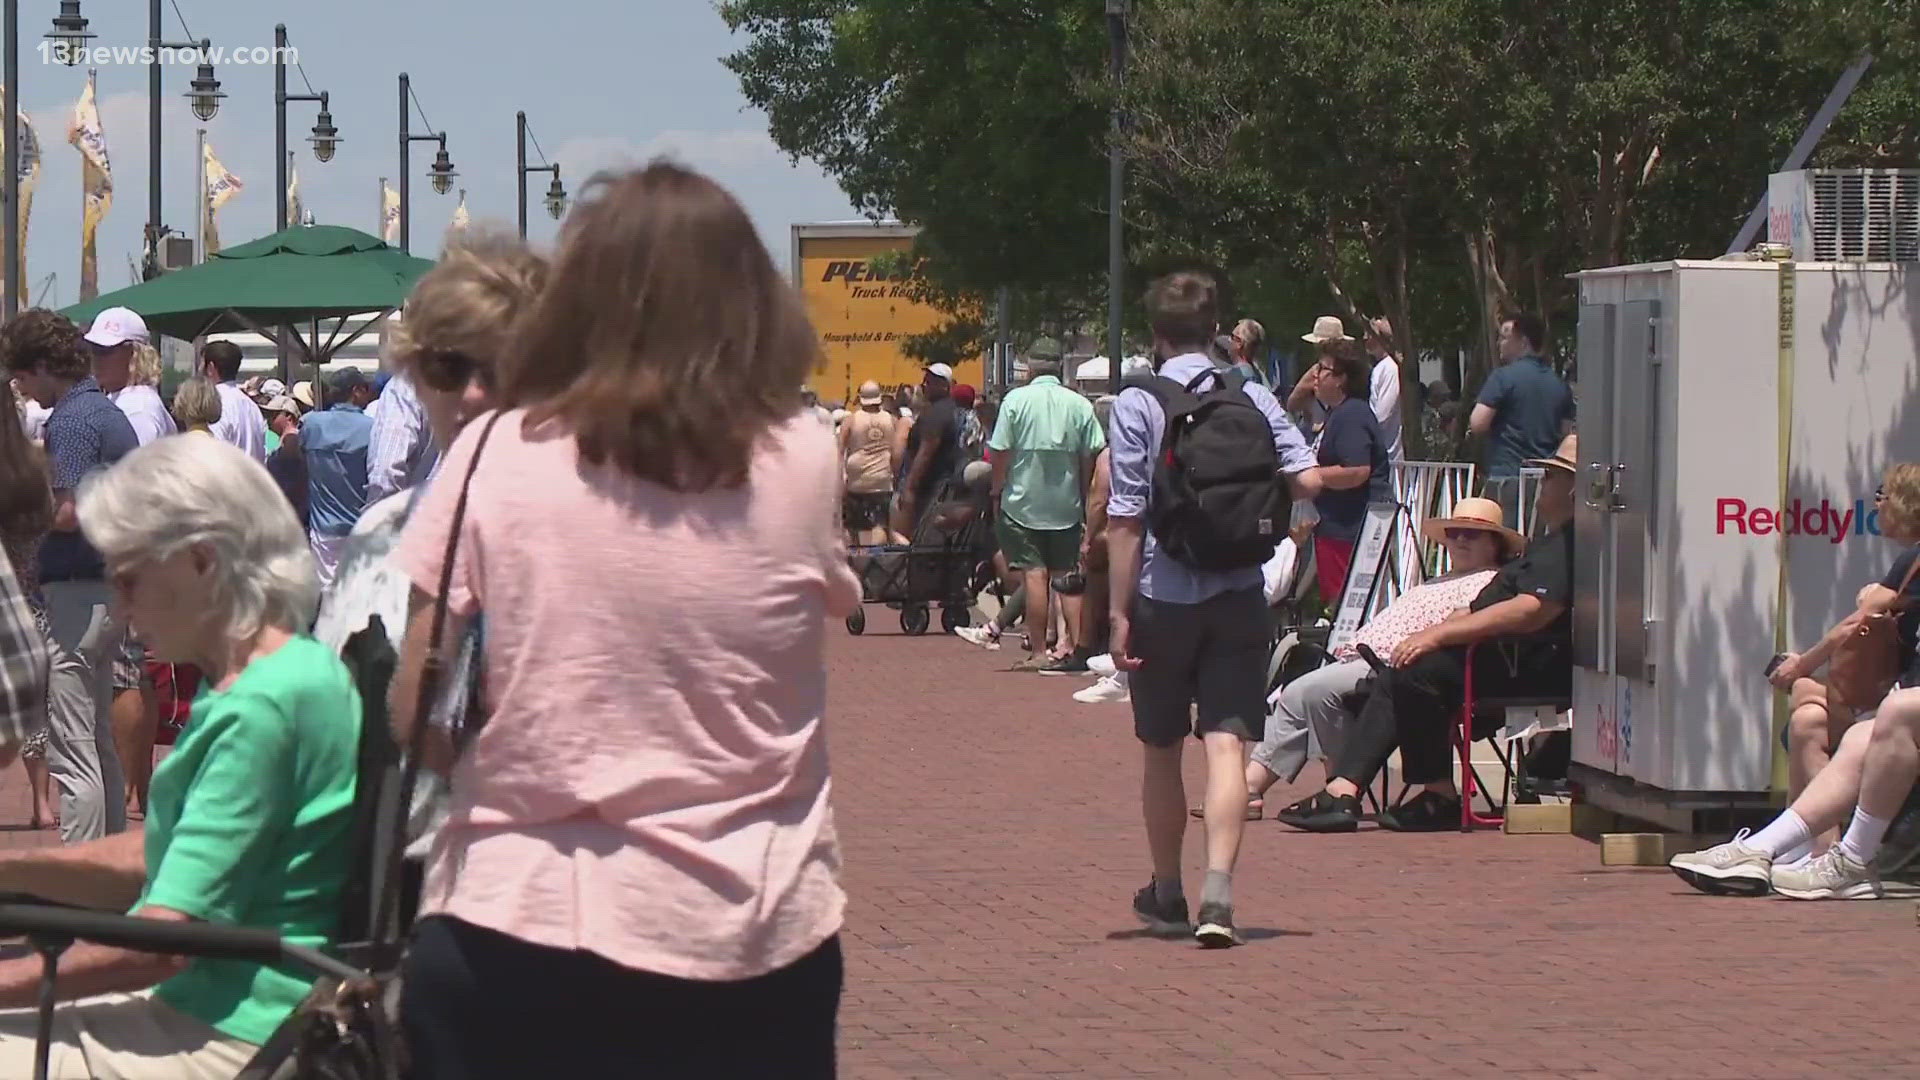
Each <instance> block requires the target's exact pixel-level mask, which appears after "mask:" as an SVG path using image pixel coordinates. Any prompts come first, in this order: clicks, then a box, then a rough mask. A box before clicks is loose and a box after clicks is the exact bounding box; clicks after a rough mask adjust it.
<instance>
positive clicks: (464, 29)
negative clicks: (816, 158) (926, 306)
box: [10, 0, 855, 304]
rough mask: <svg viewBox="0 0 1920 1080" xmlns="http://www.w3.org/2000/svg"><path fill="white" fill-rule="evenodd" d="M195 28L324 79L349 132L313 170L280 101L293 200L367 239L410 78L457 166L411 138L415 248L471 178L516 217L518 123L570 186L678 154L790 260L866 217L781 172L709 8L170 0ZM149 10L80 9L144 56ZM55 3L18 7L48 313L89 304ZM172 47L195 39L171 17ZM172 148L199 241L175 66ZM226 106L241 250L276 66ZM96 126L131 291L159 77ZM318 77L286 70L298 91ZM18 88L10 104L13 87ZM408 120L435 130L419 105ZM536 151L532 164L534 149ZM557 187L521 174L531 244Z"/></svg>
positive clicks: (240, 79) (229, 213)
mask: <svg viewBox="0 0 1920 1080" xmlns="http://www.w3.org/2000/svg"><path fill="white" fill-rule="evenodd" d="M177 2H178V4H179V7H180V11H181V12H182V13H183V14H184V15H185V17H186V21H187V25H188V26H189V27H190V28H191V30H192V32H193V34H194V36H196V37H206V38H210V39H212V40H213V42H214V44H216V45H224V46H226V47H228V48H237V47H248V46H269V45H271V44H272V43H273V26H274V24H275V23H276V22H285V23H286V24H287V31H288V34H289V37H290V39H291V41H292V43H293V45H294V46H295V47H296V48H298V49H299V57H300V62H301V64H302V66H303V67H304V68H305V69H306V74H307V77H308V78H309V79H310V80H312V82H313V87H314V89H315V90H325V91H327V92H328V93H329V94H330V95H331V96H332V102H331V106H332V112H333V122H334V124H335V126H337V127H338V128H339V129H340V137H341V140H342V141H341V143H340V147H339V151H338V153H337V154H336V155H335V156H334V159H333V160H332V161H331V162H329V163H327V164H325V165H322V164H320V163H319V162H317V161H315V160H314V158H313V155H312V152H311V150H310V146H311V144H309V143H307V142H305V141H304V140H305V138H306V136H307V135H308V134H309V133H310V129H311V128H312V125H313V121H314V113H315V111H316V110H317V108H318V106H317V105H316V104H312V103H301V102H295V103H292V104H290V105H289V106H288V110H289V111H288V142H289V145H290V146H292V147H293V149H295V151H296V152H297V153H298V154H299V158H298V165H297V168H298V170H299V177H300V191H301V197H302V198H303V199H304V201H305V203H306V206H307V209H309V210H311V211H312V212H313V214H314V216H315V218H316V219H317V220H319V221H320V222H322V223H328V224H343V225H351V226H353V227H355V228H358V229H362V230H366V231H368V232H374V231H376V229H375V226H376V219H377V213H378V208H379V202H378V200H379V182H380V177H382V176H386V177H389V178H390V179H392V180H394V181H395V182H396V183H395V186H396V187H397V186H398V184H397V181H398V170H399V160H398V156H399V150H398V142H397V139H398V111H399V105H398V94H399V90H398V85H397V82H396V77H397V75H398V74H399V72H400V71H402V70H405V71H407V72H408V73H409V74H410V75H411V76H412V77H413V88H414V93H415V95H416V96H417V97H418V98H419V100H420V105H421V106H422V107H423V108H424V110H425V112H426V116H427V118H428V119H429V120H431V121H432V122H433V124H434V125H435V126H436V127H438V128H440V129H442V130H445V131H446V133H447V149H448V152H449V153H450V154H451V156H452V158H453V163H454V167H455V168H456V169H457V170H458V171H459V173H460V177H459V179H457V180H456V181H455V182H454V183H455V190H454V191H451V192H449V193H448V194H447V195H444V196H440V195H435V194H433V191H432V188H431V187H430V186H429V185H428V184H427V182H426V168H427V166H428V165H429V164H430V163H431V162H432V160H433V150H434V147H433V146H432V144H430V143H416V144H414V148H413V151H414V152H413V158H412V166H413V174H414V175H413V193H412V246H413V249H414V251H415V252H416V253H418V254H422V255H431V254H432V253H433V252H434V251H435V250H437V248H438V245H439V241H440V238H441V237H442V236H443V235H444V232H445V229H446V226H447V223H448V221H449V220H450V219H451V217H452V214H453V209H454V205H455V202H456V200H457V197H458V189H459V188H465V189H466V191H467V208H468V211H469V213H471V214H472V215H473V219H474V221H475V222H476V223H481V222H494V223H497V224H500V225H503V226H505V227H507V228H511V227H512V226H513V221H514V190H515V189H514V170H513V166H514V113H515V111H516V110H520V109H524V110H526V112H527V118H528V123H529V124H530V125H531V127H532V130H533V133H534V135H535V136H536V137H537V138H538V140H539V143H540V145H541V147H543V148H544V149H545V151H546V154H547V157H548V158H549V159H550V160H556V161H558V162H559V163H560V166H561V170H562V176H563V178H564V180H565V181H566V184H567V187H568V190H569V191H573V190H577V188H578V186H579V184H580V181H582V180H583V179H585V178H586V177H587V176H588V175H590V174H591V173H592V172H593V171H594V170H595V169H598V168H602V167H606V166H611V165H618V164H620V163H623V162H640V161H645V160H647V159H649V158H651V157H654V156H656V155H660V154H666V155H670V156H672V157H675V158H677V159H679V160H681V161H684V162H686V163H688V164H690V165H693V166H695V167H697V168H699V169H701V170H702V171H705V172H707V173H708V174H709V175H712V176H713V177H715V178H716V179H718V180H719V181H720V182H722V183H724V184H725V185H727V187H729V188H730V189H732V191H733V192H734V194H735V195H736V196H738V197H739V199H740V200H741V202H742V203H744V204H745V205H746V207H747V210H748V211H749V212H750V213H751V214H752V215H753V217H754V220H755V223H756V224H757V225H758V226H759V228H760V232H761V236H762V237H763V238H764V239H765V240H766V241H767V243H768V246H769V247H770V248H771V249H772V251H773V254H774V258H775V260H776V262H778V264H779V265H781V266H782V267H785V266H786V264H787V261H788V256H787V239H786V237H787V226H788V224H790V223H791V222H795V221H812V220H833V219H841V218H849V217H853V216H855V215H854V212H853V210H852V208H851V206H850V205H849V204H848V202H847V199H846V197H845V196H844V195H843V194H842V193H841V191H840V189H839V188H838V187H837V186H836V185H835V184H834V183H833V182H832V181H831V180H829V179H827V178H826V177H825V176H824V175H822V174H821V172H820V170H819V169H818V168H816V167H815V166H813V165H812V163H810V162H805V161H803V162H801V163H800V164H799V165H798V166H794V165H790V164H789V163H788V161H787V159H786V157H785V155H783V154H782V153H781V152H780V151H779V150H778V149H777V148H776V147H775V146H774V145H773V143H772V141H771V140H770V139H769V138H768V137H767V134H766V123H765V118H764V117H763V116H762V115H761V114H760V113H758V112H756V111H754V110H752V109H750V108H748V106H747V104H746V102H745V100H744V99H743V98H742V97H741V95H740V91H739V86H738V83H737V82H736V81H735V79H734V77H733V75H732V73H730V72H728V71H727V70H726V69H725V68H723V67H721V66H720V62H719V58H720V57H721V56H722V55H724V54H725V53H727V52H729V51H731V50H732V49H733V48H734V47H735V42H736V39H734V38H733V37H732V36H731V35H730V34H729V32H728V31H727V28H726V24H725V23H723V22H722V21H721V20H720V17H719V15H718V14H716V13H715V11H714V9H713V6H712V4H711V3H710V2H709V0H625V2H622V0H568V2H566V3H545V4H523V3H503V2H500V0H482V2H479V3H472V4H462V5H456V4H451V3H446V4H442V3H423V2H419V0H331V2H329V3H326V4H296V3H293V2H292V0H177ZM146 6H147V5H146V4H144V3H138V2H136V0H83V3H82V5H81V11H82V13H83V14H85V15H86V16H87V18H88V20H89V21H90V24H91V25H90V27H89V29H91V30H92V31H93V33H95V34H96V35H98V37H97V38H96V40H95V41H94V42H93V45H94V46H95V47H103V46H109V47H110V46H138V45H141V44H144V42H145V39H146V32H147V30H146V18H147V16H146ZM58 10H59V4H58V2H57V0H22V3H21V4H20V24H21V52H20V81H21V93H20V96H19V97H18V98H17V99H16V100H18V101H19V102H20V103H21V104H22V105H24V107H25V108H26V111H27V113H28V115H29V116H30V117H31V118H32V120H33V123H34V127H35V129H36V131H37V132H38V134H39V137H40V142H41V146H42V152H43V156H44V160H43V164H42V167H41V171H40V183H39V187H38V189H37V191H36V193H35V196H34V203H33V216H32V220H31V224H30V226H29V229H30V235H29V237H28V246H27V253H26V257H27V274H28V277H29V278H30V279H31V280H32V281H33V282H34V283H35V288H36V293H37V292H38V288H39V283H40V282H41V281H42V280H43V279H44V278H45V277H46V275H47V274H49V273H54V274H57V275H58V282H57V284H56V285H55V286H54V291H53V293H51V294H49V295H48V297H47V300H48V302H49V303H57V304H70V303H73V302H75V301H76V300H77V299H78V298H79V296H78V292H79V265H80V155H79V152H78V151H77V150H75V149H74V148H73V147H72V146H71V145H69V144H68V143H67V141H66V132H67V125H68V122H69V121H70V119H71V117H72V114H73V103H74V101H75V100H76V99H77V98H78V97H79V94H80V90H81V88H82V86H83V85H84V84H85V81H86V73H85V69H84V68H81V69H75V68H68V67H63V66H60V65H57V64H45V63H42V54H41V50H40V48H39V45H40V38H41V35H43V34H45V33H46V32H47V30H48V29H49V28H50V27H51V25H52V19H53V16H54V15H55V14H56V13H57V12H58ZM166 14H167V24H166V37H167V39H168V40H182V39H184V36H185V35H184V34H183V33H182V32H181V29H180V24H179V21H178V19H177V18H176V17H175V16H174V14H173V11H172V9H171V8H169V9H168V10H167V13H166ZM163 70H164V74H163V76H162V78H163V89H162V121H163V134H162V138H163V140H164V141H163V145H162V149H161V157H162V160H163V161H164V163H165V167H164V174H163V178H162V185H161V186H162V193H163V196H164V211H165V212H164V215H163V216H164V219H165V221H166V222H167V224H169V225H171V226H173V227H174V228H176V229H181V230H185V231H186V232H187V233H188V234H189V235H191V233H192V229H193V224H194V220H195V219H194V214H195V209H194V190H193V188H194V179H195V162H194V149H195V137H194V133H195V131H196V129H198V128H199V127H201V126H203V125H202V124H201V123H200V122H199V121H197V120H196V119H195V118H194V116H193V113H192V112H191V110H190V108H189V105H188V102H187V99H186V97H185V96H184V95H185V94H186V91H187V84H188V82H189V81H190V80H191V79H192V78H193V73H194V69H193V68H192V67H191V66H168V67H166V68H164V69H163ZM217 74H218V77H219V79H220V81H221V89H222V90H224V91H225V92H226V93H227V95H228V97H227V98H226V99H225V100H224V101H223V102H222V103H221V108H220V113H219V115H217V116H216V117H214V119H213V120H212V121H211V122H209V123H207V124H205V125H204V126H205V127H206V128H207V135H208V139H209V140H210V141H211V142H212V144H213V147H214V152H215V153H216V154H217V155H218V157H219V158H220V160H221V161H222V162H223V163H225V165H226V166H227V168H229V169H230V170H232V171H233V172H234V173H235V174H236V175H238V176H239V177H240V179H241V180H242V181H243V182H244V183H245V184H246V188H245V189H244V190H243V191H241V192H240V193H239V194H238V195H236V196H234V197H233V198H232V199H231V200H230V201H228V203H227V204H226V206H225V207H224V208H222V210H221V211H220V235H221V239H222V240H223V242H225V243H227V244H229V245H231V244H236V243H239V242H242V241H244V240H248V239H251V238H253V237H255V236H259V235H262V234H264V233H266V232H268V231H270V230H271V228H272V225H273V208H274V198H273V188H274V161H273V68H272V67H271V66H265V67H248V66H236V65H232V64H228V65H225V66H223V67H221V68H220V69H219V70H218V72H217ZM98 87H99V95H100V99H101V113H102V123H103V125H104V127H105V128H106V136H107V145H108V148H109V151H110V153H111V155H112V162H113V175H114V204H113V209H112V211H111V212H110V213H109V214H108V216H107V219H106V220H105V222H103V223H102V225H101V227H100V234H99V241H98V248H99V253H100V287H101V290H102V291H109V290H112V289H117V288H120V287H122V286H124V285H127V284H129V278H128V272H127V268H126V267H127V256H128V255H129V254H133V255H135V256H136V257H137V255H138V252H139V249H140V236H141V226H142V224H143V223H144V222H145V220H146V205H147V191H146V189H147V92H146V88H147V69H146V68H145V67H144V66H137V67H136V66H120V67H116V66H103V67H100V68H99V79H98ZM304 89H305V87H304V86H303V84H302V83H301V81H300V77H299V74H298V73H297V72H292V71H290V72H289V90H290V91H292V92H296V93H298V92H301V91H303V90H304ZM10 96H11V95H10ZM412 127H413V129H414V130H416V131H419V130H424V128H425V125H424V124H422V123H421V122H420V121H419V118H418V116H417V115H416V116H415V118H414V120H413V123H412ZM528 156H529V159H530V160H533V161H537V160H538V157H537V155H536V154H534V153H533V151H532V150H531V149H529V151H528ZM547 181H548V177H546V176H544V175H538V174H536V175H534V176H531V177H529V178H528V184H529V200H530V202H532V203H533V205H532V206H531V207H530V209H529V215H530V216H529V238H530V239H532V240H533V241H535V242H536V243H544V242H547V241H550V240H551V239H552V237H553V235H554V233H555V231H556V229H557V225H558V223H556V222H554V221H552V220H551V219H550V218H548V217H547V216H546V213H545V212H544V210H542V209H541V208H540V206H539V203H538V198H539V195H540V193H542V192H544V190H545V185H546V183H547Z"/></svg>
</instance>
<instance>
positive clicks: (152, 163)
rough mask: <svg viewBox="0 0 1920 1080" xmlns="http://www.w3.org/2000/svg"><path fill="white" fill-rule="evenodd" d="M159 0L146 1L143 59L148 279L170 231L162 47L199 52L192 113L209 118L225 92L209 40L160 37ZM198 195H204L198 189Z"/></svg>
mask: <svg viewBox="0 0 1920 1080" xmlns="http://www.w3.org/2000/svg"><path fill="white" fill-rule="evenodd" d="M160 8H161V0H150V3H148V5H147V48H148V49H149V51H150V52H151V55H150V56H148V58H147V230H146V231H147V252H146V259H145V264H144V265H143V266H142V267H141V277H143V278H146V279H149V280H150V279H152V278H154V277H157V276H159V273H160V242H161V241H162V240H164V239H166V236H167V233H168V232H170V231H171V230H169V229H168V228H167V227H166V226H165V225H164V224H162V223H161V221H160V55H161V52H162V51H163V50H175V51H177V50H180V49H193V50H196V51H197V52H198V53H199V55H200V69H199V71H198V72H197V73H196V74H195V75H194V79H193V83H192V89H191V90H189V91H188V92H187V97H188V99H189V100H191V101H192V102H193V115H194V116H196V117H198V118H199V119H200V120H202V121H206V120H211V119H213V118H214V115H215V114H216V113H218V112H219V111H220V99H221V98H223V97H226V96H227V95H225V94H223V93H221V92H220V80H219V79H216V78H214V77H213V64H212V63H210V62H208V60H207V53H208V51H209V50H210V49H211V48H212V45H213V43H212V42H211V41H209V40H208V39H206V38H201V39H200V40H199V41H171V42H170V41H165V40H162V39H161V37H160V25H161V22H160ZM199 197H200V198H202V199H204V198H206V197H207V196H206V192H204V191H203V192H201V193H200V195H199Z"/></svg>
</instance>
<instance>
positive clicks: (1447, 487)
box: [1369, 461, 1475, 615]
mask: <svg viewBox="0 0 1920 1080" xmlns="http://www.w3.org/2000/svg"><path fill="white" fill-rule="evenodd" d="M1474 471H1475V470H1474V465H1473V463H1472V462H1470V461H1401V462H1395V463H1394V466H1393V496H1394V498H1396V499H1398V500H1399V501H1400V505H1402V506H1404V507H1406V508H1407V512H1406V513H1405V514H1404V515H1403V516H1402V517H1401V521H1402V522H1403V524H1402V526H1401V528H1400V530H1399V533H1398V535H1397V536H1396V537H1395V542H1394V553H1393V569H1392V572H1391V573H1389V574H1388V575H1387V577H1386V580H1384V581H1382V582H1381V583H1380V587H1379V588H1378V589H1376V590H1375V593H1374V604H1373V610H1372V611H1371V612H1369V614H1370V615H1372V614H1378V613H1379V612H1381V611H1383V610H1385V609H1386V606H1387V605H1388V604H1390V603H1392V602H1393V601H1394V600H1396V599H1398V598H1399V596H1400V594H1401V593H1404V592H1406V591H1407V590H1408V589H1411V588H1413V587H1414V586H1415V585H1418V584H1420V583H1421V582H1422V581H1425V580H1426V579H1427V578H1428V577H1430V576H1437V575H1440V574H1444V573H1446V572H1447V570H1448V569H1449V567H1448V564H1447V553H1446V550H1445V549H1444V548H1441V549H1439V551H1438V553H1437V559H1436V560H1435V561H1433V562H1432V563H1431V565H1429V562H1428V551H1427V549H1428V544H1427V542H1426V540H1425V538H1424V537H1422V536H1421V534H1420V530H1421V529H1422V528H1423V527H1424V526H1425V525H1426V523H1427V521H1428V520H1429V519H1431V518H1436V517H1446V516H1447V515H1449V514H1451V513H1453V507H1454V505H1455V504H1456V503H1458V502H1459V501H1460V500H1461V499H1464V498H1466V497H1468V496H1469V495H1472V494H1473V481H1474Z"/></svg>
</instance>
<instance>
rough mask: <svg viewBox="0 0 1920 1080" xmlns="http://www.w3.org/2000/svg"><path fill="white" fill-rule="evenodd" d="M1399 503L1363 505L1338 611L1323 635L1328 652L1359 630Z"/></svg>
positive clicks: (1384, 563) (1382, 567)
mask: <svg viewBox="0 0 1920 1080" xmlns="http://www.w3.org/2000/svg"><path fill="white" fill-rule="evenodd" d="M1399 517H1400V504H1399V503H1396V502H1377V503H1372V504H1370V505H1369V506H1368V507H1367V520H1366V521H1364V522H1362V523H1361V525H1360V538H1359V540H1357V541H1355V542H1354V545H1353V568H1352V569H1350V570H1348V571H1347V587H1346V591H1345V592H1343V593H1341V595H1340V611H1339V614H1337V615H1335V616H1334V620H1333V632H1332V633H1331V634H1329V635H1328V636H1327V651H1328V652H1329V653H1331V652H1332V651H1333V650H1335V649H1337V648H1339V647H1340V646H1342V645H1345V644H1346V643H1347V640H1348V639H1349V638H1351V637H1353V635H1354V634H1356V633H1358V632H1359V630H1360V624H1361V623H1362V622H1364V621H1365V620H1366V617H1367V610H1368V609H1369V608H1370V607H1372V605H1373V590H1374V588H1375V587H1376V586H1378V585H1379V583H1380V578H1381V576H1382V575H1383V574H1384V573H1385V572H1386V568H1387V553H1388V552H1389V551H1390V550H1391V549H1392V544H1391V543H1389V541H1391V540H1392V539H1393V525H1394V522H1395V521H1397V520H1399Z"/></svg>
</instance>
